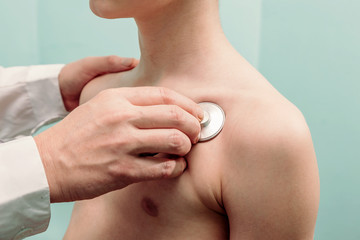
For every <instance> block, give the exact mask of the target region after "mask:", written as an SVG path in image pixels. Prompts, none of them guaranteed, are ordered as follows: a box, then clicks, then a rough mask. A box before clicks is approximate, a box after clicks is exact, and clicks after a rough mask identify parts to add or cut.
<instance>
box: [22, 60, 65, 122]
mask: <svg viewBox="0 0 360 240" xmlns="http://www.w3.org/2000/svg"><path fill="white" fill-rule="evenodd" d="M63 67H64V65H63V64H54V65H40V66H32V67H31V68H30V71H29V73H28V76H27V81H26V89H27V91H28V94H29V97H30V99H31V103H32V107H33V110H34V114H35V116H36V118H37V120H38V122H39V123H40V125H44V124H46V123H48V122H51V121H55V120H58V119H61V118H64V117H65V116H66V115H67V114H68V113H69V112H68V111H66V109H65V106H64V103H63V100H62V97H61V93H60V88H59V80H58V75H59V73H60V71H61V69H62V68H63ZM44 121H46V122H44Z"/></svg>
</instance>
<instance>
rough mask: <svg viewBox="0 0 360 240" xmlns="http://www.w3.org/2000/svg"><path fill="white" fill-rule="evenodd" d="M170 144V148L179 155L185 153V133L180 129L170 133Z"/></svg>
mask: <svg viewBox="0 0 360 240" xmlns="http://www.w3.org/2000/svg"><path fill="white" fill-rule="evenodd" d="M169 145H170V149H171V150H172V151H173V152H174V153H176V154H178V155H185V154H186V153H187V141H186V139H185V136H184V134H182V133H180V132H179V131H174V132H173V133H172V134H171V135H170V141H169Z"/></svg>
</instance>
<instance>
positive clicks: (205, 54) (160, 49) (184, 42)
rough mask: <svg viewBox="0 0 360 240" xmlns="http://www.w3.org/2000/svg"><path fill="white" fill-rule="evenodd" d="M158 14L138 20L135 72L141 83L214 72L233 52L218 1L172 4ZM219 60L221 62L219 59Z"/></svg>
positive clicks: (202, 0)
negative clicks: (226, 56) (137, 58)
mask: <svg viewBox="0 0 360 240" xmlns="http://www.w3.org/2000/svg"><path fill="white" fill-rule="evenodd" d="M166 8H167V9H163V10H162V11H161V12H158V13H156V14H152V16H149V17H144V18H140V19H139V18H137V19H135V20H136V23H137V25H138V28H139V41H140V50H141V59H140V63H139V66H138V67H137V69H136V72H137V75H138V76H137V77H140V79H141V78H143V82H146V83H148V84H155V83H156V82H159V81H161V80H163V79H166V78H171V77H180V78H181V77H183V78H186V77H187V76H192V77H193V76H196V75H199V76H201V75H202V72H201V71H203V70H202V69H210V68H216V67H218V66H217V63H218V62H222V61H226V59H221V56H224V55H226V54H224V53H225V52H227V51H233V48H232V47H231V45H230V44H229V42H228V41H227V39H226V37H225V35H224V33H223V31H222V28H221V25H220V20H219V10H218V3H217V1H213V0H196V1H194V0H182V1H174V3H171V4H170V5H168V6H167V7H166ZM219 58H220V59H219Z"/></svg>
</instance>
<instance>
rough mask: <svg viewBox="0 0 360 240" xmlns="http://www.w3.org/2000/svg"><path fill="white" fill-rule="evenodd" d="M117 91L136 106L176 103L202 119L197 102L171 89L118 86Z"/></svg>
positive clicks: (202, 115)
mask: <svg viewBox="0 0 360 240" xmlns="http://www.w3.org/2000/svg"><path fill="white" fill-rule="evenodd" d="M116 91H118V93H119V94H120V95H121V96H123V97H125V98H127V100H128V101H130V103H132V104H133V105H137V106H150V105H177V106H179V107H181V108H182V109H184V110H185V111H187V112H188V113H190V114H191V115H193V116H194V117H195V118H197V119H199V121H201V120H202V118H203V117H204V112H203V110H202V109H201V108H200V106H199V105H198V104H196V103H195V102H194V101H192V100H191V99H190V98H188V97H185V96H183V95H181V94H179V93H177V92H175V91H173V90H170V89H168V88H164V87H134V88H118V89H116Z"/></svg>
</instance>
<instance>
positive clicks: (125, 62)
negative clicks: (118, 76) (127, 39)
mask: <svg viewBox="0 0 360 240" xmlns="http://www.w3.org/2000/svg"><path fill="white" fill-rule="evenodd" d="M133 63H134V59H133V58H123V59H122V62H121V65H123V66H124V67H131V66H132V65H133Z"/></svg>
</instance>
